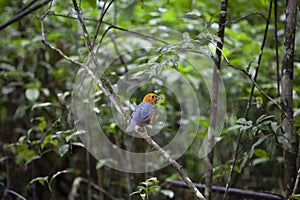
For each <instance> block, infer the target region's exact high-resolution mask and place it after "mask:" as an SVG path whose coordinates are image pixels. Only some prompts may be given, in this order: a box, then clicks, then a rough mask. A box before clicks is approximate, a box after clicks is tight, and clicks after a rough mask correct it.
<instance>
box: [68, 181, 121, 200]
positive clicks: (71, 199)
mask: <svg viewBox="0 0 300 200" xmlns="http://www.w3.org/2000/svg"><path fill="white" fill-rule="evenodd" d="M81 183H85V184H90V185H91V186H92V187H93V188H94V189H95V190H98V191H99V192H101V193H103V194H104V195H105V196H106V197H108V198H109V199H112V200H118V198H116V197H114V196H112V195H111V194H109V193H108V192H107V191H106V190H105V189H103V188H101V187H99V186H98V185H96V184H95V183H93V182H90V181H89V180H87V179H85V178H83V177H76V178H75V179H74V181H73V184H72V189H71V191H70V193H69V200H75V199H76V197H77V193H78V188H79V187H80V184H81Z"/></svg>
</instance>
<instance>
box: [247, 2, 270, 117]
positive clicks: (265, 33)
mask: <svg viewBox="0 0 300 200" xmlns="http://www.w3.org/2000/svg"><path fill="white" fill-rule="evenodd" d="M272 4H273V0H271V1H270V5H269V13H268V18H267V22H266V28H265V32H264V38H263V41H262V44H261V47H260V52H259V56H258V61H257V66H256V69H255V73H254V77H253V80H254V81H255V82H256V79H257V75H258V71H259V67H260V62H261V59H262V55H263V52H264V48H265V43H266V40H267V34H268V30H269V24H270V19H271V13H272ZM254 88H255V85H254V84H252V87H251V92H250V95H249V99H248V103H247V108H246V112H245V118H246V119H247V118H248V114H249V110H250V107H251V102H252V98H253V93H254Z"/></svg>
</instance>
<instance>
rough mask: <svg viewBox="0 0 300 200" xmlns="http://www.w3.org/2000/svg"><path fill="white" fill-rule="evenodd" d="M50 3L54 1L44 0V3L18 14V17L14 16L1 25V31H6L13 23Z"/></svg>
mask: <svg viewBox="0 0 300 200" xmlns="http://www.w3.org/2000/svg"><path fill="white" fill-rule="evenodd" d="M50 1H52V0H43V1H42V2H40V3H38V4H36V5H34V6H33V7H32V8H29V9H26V10H24V11H23V12H20V13H18V14H17V15H15V16H13V17H12V18H10V19H9V20H8V21H7V22H5V23H3V24H1V25H0V31H1V30H3V29H5V28H6V27H7V26H9V25H10V24H12V23H14V22H16V21H18V20H20V19H22V18H23V17H25V16H26V15H28V14H30V13H32V12H33V11H35V10H37V9H39V8H40V7H43V6H44V5H46V4H48V3H49V2H50Z"/></svg>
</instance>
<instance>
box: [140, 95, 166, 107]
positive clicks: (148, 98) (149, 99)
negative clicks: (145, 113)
mask: <svg viewBox="0 0 300 200" xmlns="http://www.w3.org/2000/svg"><path fill="white" fill-rule="evenodd" d="M161 98H162V97H161V96H158V95H157V94H154V93H149V94H146V96H145V97H144V99H143V102H149V103H151V104H152V105H154V104H155V101H156V100H158V99H161Z"/></svg>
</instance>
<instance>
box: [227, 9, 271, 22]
mask: <svg viewBox="0 0 300 200" xmlns="http://www.w3.org/2000/svg"><path fill="white" fill-rule="evenodd" d="M251 15H259V16H261V17H262V18H263V19H264V20H266V21H267V20H268V18H267V17H266V16H265V15H264V14H263V13H260V12H251V13H249V14H246V15H244V16H242V17H239V18H237V19H234V20H229V21H227V22H226V23H225V25H227V24H231V23H234V22H237V21H240V20H243V19H246V18H248V17H249V16H251Z"/></svg>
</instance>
